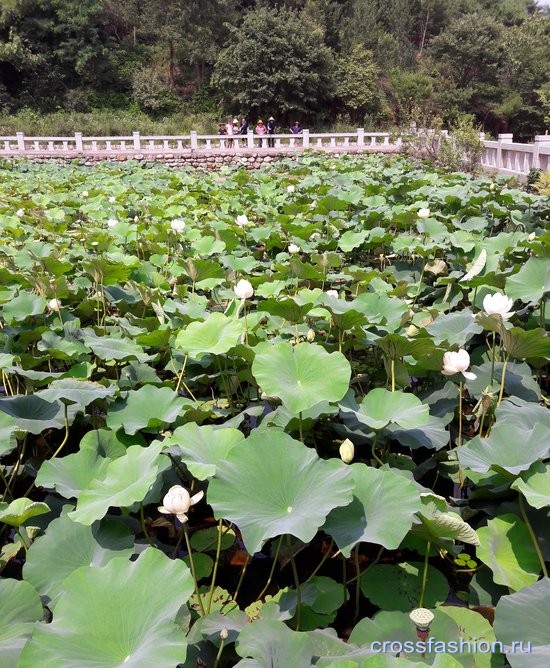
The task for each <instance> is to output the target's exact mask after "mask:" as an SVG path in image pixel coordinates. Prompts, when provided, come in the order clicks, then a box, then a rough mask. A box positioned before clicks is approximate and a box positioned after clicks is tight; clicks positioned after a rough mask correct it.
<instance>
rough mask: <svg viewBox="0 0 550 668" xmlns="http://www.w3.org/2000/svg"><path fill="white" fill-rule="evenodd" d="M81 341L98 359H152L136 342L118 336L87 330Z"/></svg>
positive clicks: (141, 360) (145, 360) (142, 360)
mask: <svg viewBox="0 0 550 668" xmlns="http://www.w3.org/2000/svg"><path fill="white" fill-rule="evenodd" d="M83 343H84V344H85V345H86V346H89V347H90V348H91V349H92V350H93V351H94V355H96V357H98V358H99V359H100V360H125V359H137V360H139V361H140V362H147V360H150V359H152V357H151V356H150V355H147V353H145V352H144V351H143V348H142V347H141V346H138V345H137V343H134V342H133V341H132V340H131V339H125V338H122V337H120V336H97V335H96V334H92V333H90V332H88V333H86V335H85V336H84V339H83Z"/></svg>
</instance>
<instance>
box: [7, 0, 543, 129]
mask: <svg viewBox="0 0 550 668" xmlns="http://www.w3.org/2000/svg"><path fill="white" fill-rule="evenodd" d="M545 7H546V8H545ZM549 45H550V14H549V13H548V8H547V6H546V3H545V4H543V3H542V2H541V3H540V4H537V2H535V0H350V1H349V2H347V1H346V2H343V1H342V0H287V1H282V0H281V1H275V0H257V1H255V0H246V1H245V0H116V1H114V0H53V1H48V2H46V1H45V0H4V1H3V2H2V3H1V5H0V113H1V112H2V111H3V112H4V113H5V114H7V113H14V112H16V111H18V110H20V109H22V108H31V109H34V110H38V111H41V112H46V111H47V112H52V111H56V110H59V109H63V110H65V111H69V112H71V111H75V112H86V111H90V110H93V109H105V108H117V109H120V110H126V111H128V110H130V111H132V110H133V111H138V110H142V111H145V112H147V113H148V114H152V115H153V116H156V117H158V116H159V115H167V114H168V115H169V114H172V113H174V112H175V111H176V110H181V109H184V110H185V111H186V112H188V113H197V112H207V113H208V114H209V117H210V119H211V121H210V122H211V123H212V124H213V121H214V120H219V119H220V118H223V115H224V114H231V115H238V116H239V117H240V116H242V115H246V116H251V117H252V116H256V114H261V115H271V114H274V115H275V116H276V118H277V120H278V122H279V123H280V127H281V128H282V129H285V128H286V127H287V125H288V123H289V122H290V121H292V120H295V119H296V118H298V119H299V120H300V121H301V122H302V124H303V125H304V124H307V125H310V126H316V127H319V126H321V125H325V126H326V125H330V124H335V123H340V124H350V123H351V124H353V125H364V126H366V127H367V128H373V127H375V126H379V125H385V126H388V127H389V126H395V125H401V126H402V125H405V124H408V123H409V122H411V121H415V122H417V123H421V124H429V123H430V121H431V120H432V119H433V118H434V117H440V118H441V119H442V121H443V122H444V123H445V124H452V123H454V122H456V121H457V120H458V118H459V117H460V115H461V114H464V113H467V114H472V115H473V116H475V118H476V119H477V121H478V122H479V123H480V124H481V125H482V126H483V128H484V129H485V130H487V131H491V132H493V133H496V132H507V131H512V132H514V133H515V134H516V135H518V136H520V137H526V138H528V137H532V136H533V135H534V134H537V133H543V132H544V129H545V124H546V123H547V122H548V120H547V119H548V114H549V106H548V99H549V94H548V90H549V86H550V80H549V75H548V72H549V71H550V46H549ZM254 120H255V119H254ZM127 124H128V125H129V126H131V124H132V117H128V118H127ZM212 127H213V126H211V128H210V129H212ZM131 129H132V127H127V128H126V132H128V131H130V130H131Z"/></svg>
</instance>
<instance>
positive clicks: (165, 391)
mask: <svg viewBox="0 0 550 668" xmlns="http://www.w3.org/2000/svg"><path fill="white" fill-rule="evenodd" d="M186 403H188V402H187V401H186V400H185V399H181V398H180V397H178V395H177V394H176V392H174V390H172V389H170V388H169V387H156V386H155V385H150V384H149V385H144V386H143V387H141V388H140V389H139V390H130V391H129V392H128V395H127V397H126V398H125V399H119V400H117V401H116V402H115V403H114V404H113V405H112V406H110V408H109V414H108V415H107V426H108V427H109V428H110V429H113V430H116V429H118V428H119V427H122V428H123V429H124V431H125V432H126V433H127V434H135V433H136V432H137V431H138V430H139V429H145V428H148V429H160V428H161V427H162V426H163V424H165V423H167V424H170V423H172V422H174V420H175V419H176V418H177V417H178V415H179V414H180V413H181V412H182V410H183V407H184V405H185V404H186Z"/></svg>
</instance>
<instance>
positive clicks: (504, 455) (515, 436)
mask: <svg viewBox="0 0 550 668" xmlns="http://www.w3.org/2000/svg"><path fill="white" fill-rule="evenodd" d="M549 435H550V430H549V429H548V427H547V426H546V425H545V424H542V423H535V424H534V425H531V428H530V429H527V428H525V427H523V426H522V425H518V424H508V423H505V424H499V423H498V422H497V423H496V424H495V426H494V427H493V429H492V430H491V433H490V435H489V437H488V438H481V437H479V436H476V437H475V438H473V439H472V440H471V441H469V442H468V443H467V444H466V445H463V446H462V447H461V448H459V449H458V459H459V461H460V463H461V465H462V466H463V467H464V468H466V469H471V470H472V471H478V472H480V473H486V472H487V471H489V470H490V469H493V470H495V469H497V467H498V468H501V469H504V470H505V471H508V472H509V473H512V474H514V475H518V474H519V473H521V471H526V470H527V469H528V468H529V467H530V466H531V464H532V463H533V462H535V461H537V459H546V458H547V457H548V453H549V452H550V442H549V439H548V437H549ZM518 443H521V448H518Z"/></svg>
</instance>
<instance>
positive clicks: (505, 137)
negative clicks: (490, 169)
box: [496, 132, 514, 169]
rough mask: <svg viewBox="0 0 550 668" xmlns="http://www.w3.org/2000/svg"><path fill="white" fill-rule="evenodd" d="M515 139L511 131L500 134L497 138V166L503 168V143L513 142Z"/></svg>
mask: <svg viewBox="0 0 550 668" xmlns="http://www.w3.org/2000/svg"><path fill="white" fill-rule="evenodd" d="M513 141H514V135H513V134H512V133H511V132H506V133H504V134H499V135H498V138H497V142H498V146H497V159H496V167H497V168H498V169H502V144H511V143H512V142H513Z"/></svg>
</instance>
